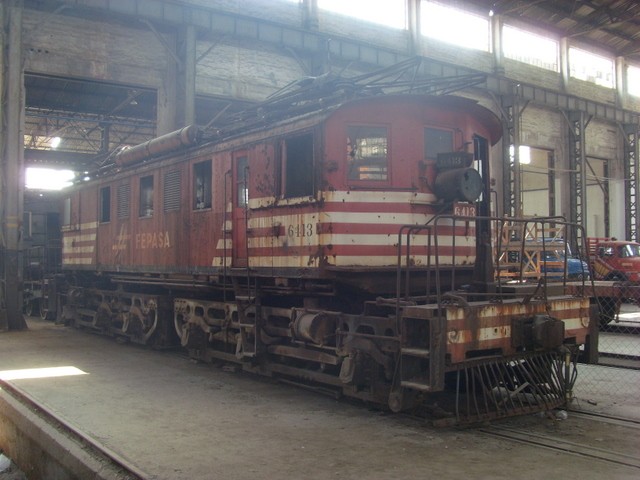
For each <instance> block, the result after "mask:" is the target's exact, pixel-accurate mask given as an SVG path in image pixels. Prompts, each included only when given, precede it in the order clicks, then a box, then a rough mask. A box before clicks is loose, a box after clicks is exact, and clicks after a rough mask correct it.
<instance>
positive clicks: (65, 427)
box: [0, 379, 149, 480]
mask: <svg viewBox="0 0 640 480" xmlns="http://www.w3.org/2000/svg"><path fill="white" fill-rule="evenodd" d="M0 390H1V391H4V392H6V393H8V394H9V395H11V397H13V398H14V399H15V400H16V401H17V402H19V403H20V404H22V405H24V406H25V407H27V408H28V409H30V410H31V412H33V413H35V414H36V415H37V416H39V417H40V418H41V419H42V420H43V421H45V422H46V423H47V424H49V425H51V426H52V427H54V428H56V429H57V430H58V431H59V432H61V433H62V434H63V435H64V436H66V437H67V438H69V439H70V440H71V441H73V442H76V443H78V444H79V445H80V447H82V449H83V450H84V451H85V452H88V453H90V454H92V456H94V457H95V458H98V459H100V460H101V461H103V462H108V463H109V464H111V465H112V466H113V467H114V469H115V470H117V471H118V473H117V478H119V479H122V480H146V479H147V478H149V475H148V474H146V473H144V472H143V471H142V470H140V469H139V468H137V467H136V466H135V465H133V464H131V463H130V462H129V461H127V460H125V459H124V458H122V457H121V456H120V455H118V454H117V453H115V452H113V451H111V450H109V449H108V448H107V447H105V446H104V445H101V444H100V443H98V442H97V441H96V440H94V439H92V438H91V437H89V436H88V435H87V434H85V433H83V432H82V431H80V430H78V429H77V428H75V427H73V426H72V425H70V424H69V423H68V422H66V421H65V420H63V419H62V418H60V417H59V416H58V415H56V414H55V413H54V412H52V411H51V410H50V409H48V408H47V407H45V406H44V405H42V404H41V403H39V402H38V401H37V400H36V399H34V398H33V397H32V396H31V395H29V394H28V393H26V392H25V391H23V390H21V389H20V388H18V387H16V386H15V385H13V384H11V383H9V382H7V381H5V380H1V379H0ZM18 466H20V465H18ZM95 478H101V477H100V476H99V475H98V474H97V472H96V477H95Z"/></svg>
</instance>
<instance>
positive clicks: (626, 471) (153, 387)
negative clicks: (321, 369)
mask: <svg viewBox="0 0 640 480" xmlns="http://www.w3.org/2000/svg"><path fill="white" fill-rule="evenodd" d="M29 326H30V329H29V330H28V331H24V332H9V333H3V334H0V370H1V371H3V372H5V373H2V372H0V376H2V375H5V376H7V375H8V374H7V373H6V372H7V371H9V370H22V369H33V368H51V367H75V369H78V370H80V371H81V372H84V373H83V374H79V375H69V376H59V377H49V378H46V377H43V378H31V379H20V378H15V377H16V375H14V379H13V380H11V382H12V383H13V384H14V385H16V386H18V387H19V388H21V389H23V390H25V391H26V392H28V393H29V394H30V395H31V396H33V397H35V398H37V399H38V400H40V401H42V402H44V403H45V405H46V406H47V407H48V408H49V409H51V410H53V411H54V412H56V413H57V414H58V415H59V416H60V417H62V418H63V419H64V420H66V421H67V422H69V423H71V424H72V425H74V426H76V427H77V428H79V429H81V430H82V431H84V432H85V433H87V434H88V435H90V436H91V437H93V438H94V439H96V440H98V441H99V442H101V443H102V444H103V445H105V446H106V447H107V448H109V449H111V450H112V451H114V452H116V453H118V454H119V455H121V456H122V457H124V458H126V459H129V460H130V461H132V462H133V463H134V464H135V465H136V466H137V467H138V468H140V469H141V470H143V471H145V472H147V474H148V475H149V478H153V479H172V480H180V479H212V478H223V479H227V480H240V479H252V480H258V479H274V478H291V479H294V478H301V477H304V478H306V479H314V480H315V479H363V478H367V479H416V478H439V479H445V480H446V479H456V480H459V479H460V478H474V479H475V478H481V479H484V478H491V479H510V480H511V479H514V478H517V479H523V480H526V479H531V480H534V479H535V480H539V479H540V478H549V479H551V478H561V477H563V478H580V479H581V480H588V479H601V478H608V479H616V480H617V479H632V478H633V479H635V478H638V474H639V472H638V469H636V468H632V467H627V466H622V465H615V464H611V463H604V462H602V461H600V460H596V459H590V458H584V457H579V456H574V455H571V454H567V453H560V452H558V451H555V450H549V449H545V448H538V447H532V446H530V445H525V444H519V443H513V442H510V441H509V440H504V439H497V438H494V437H491V436H487V435H486V434H485V433H483V432H481V431H480V430H479V429H437V428H432V427H430V426H428V425H426V424H425V423H424V422H421V421H419V420H415V419H412V418H409V417H407V416H403V415H390V414H382V413H380V412H377V411H374V410H370V409H368V408H367V407H366V406H365V405H363V404H352V403H347V402H344V401H336V400H334V399H332V398H328V397H326V396H323V395H320V394H316V393H313V392H309V391H306V390H303V389H300V388H296V387H292V386H289V385H283V384H280V383H276V382H274V381H271V380H268V379H261V378H256V377H253V376H249V375H246V374H242V373H235V372H232V371H228V369H223V368H221V367H220V366H217V367H216V366H212V365H203V364H194V363H192V362H191V361H189V359H187V358H186V357H185V356H183V355H180V354H176V353H175V352H173V353H172V352H158V351H152V350H149V349H145V348H141V347H138V346H134V345H118V344H117V343H116V342H114V341H113V340H112V339H108V338H102V337H98V336H94V335H91V334H88V333H85V332H81V331H77V330H74V329H72V328H67V327H63V326H58V325H53V324H52V323H49V322H41V321H38V320H33V319H31V320H29ZM75 373H78V372H77V371H76V372H75ZM589 393H590V392H581V395H585V396H584V397H582V398H583V400H581V401H582V403H584V404H585V405H581V406H585V407H587V408H588V407H591V408H596V409H603V410H605V411H606V410H609V406H608V405H606V404H605V403H600V402H605V401H606V400H601V398H603V399H606V392H598V393H597V395H596V394H595V393H594V395H593V398H596V397H597V398H598V400H599V401H593V400H591V399H589V398H588V397H587V396H588V395H589ZM587 400H590V402H588V401H587ZM593 403H595V404H596V406H593V405H592V404H593ZM612 413H615V412H612ZM624 413H625V415H626V416H634V417H635V418H637V419H640V398H638V397H637V396H636V397H635V398H632V399H629V402H628V404H625V405H624ZM504 423H507V424H508V425H509V426H510V427H513V426H516V427H517V428H518V429H520V430H521V431H523V432H537V433H542V434H545V435H553V436H556V437H558V438H562V439H564V440H569V441H573V442H576V443H581V444H590V445H596V446H601V447H602V448H605V449H606V448H612V446H615V448H616V450H617V451H618V452H621V453H625V454H627V455H631V456H634V457H636V458H640V439H639V438H638V435H637V433H634V434H632V435H630V434H629V432H628V431H627V430H625V428H626V427H621V426H618V425H610V424H604V423H601V422H595V421H592V420H587V419H583V418H577V416H575V417H573V416H572V414H571V412H570V413H569V418H568V419H567V420H564V421H554V420H550V419H548V418H546V417H545V418H541V417H539V416H535V417H532V416H530V417H526V418H520V419H517V420H509V421H507V422H503V424H504ZM635 432H637V430H635Z"/></svg>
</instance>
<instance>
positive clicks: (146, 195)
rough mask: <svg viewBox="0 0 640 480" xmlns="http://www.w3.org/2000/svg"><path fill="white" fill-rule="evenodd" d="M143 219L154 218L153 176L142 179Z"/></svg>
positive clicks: (140, 212) (141, 209)
mask: <svg viewBox="0 0 640 480" xmlns="http://www.w3.org/2000/svg"><path fill="white" fill-rule="evenodd" d="M139 215H140V216H141V217H152V216H153V175H149V176H148V177H142V178H140V211H139Z"/></svg>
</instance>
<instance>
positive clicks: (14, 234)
mask: <svg viewBox="0 0 640 480" xmlns="http://www.w3.org/2000/svg"><path fill="white" fill-rule="evenodd" d="M0 8H2V10H0V12H1V14H0V17H2V38H3V40H2V46H3V47H4V48H2V50H1V54H2V56H3V60H2V62H3V65H2V67H3V68H2V70H1V71H0V75H2V76H3V79H2V90H1V102H0V103H2V110H1V114H2V117H1V120H2V123H3V129H2V130H1V133H2V135H1V136H0V138H1V140H0V152H1V155H2V163H1V166H0V167H1V168H0V174H1V178H0V185H1V188H2V193H1V195H0V202H1V204H0V212H1V213H0V216H1V221H2V238H1V239H0V240H1V246H2V263H3V265H2V266H3V272H2V273H3V284H2V287H3V288H2V289H1V295H2V296H3V298H2V299H1V300H2V303H1V305H0V308H1V309H2V310H3V312H2V313H3V314H0V330H7V329H8V330H22V329H25V328H26V322H25V320H24V317H23V315H22V239H21V224H22V215H23V210H24V204H23V202H24V199H23V193H24V147H23V131H24V81H23V79H24V75H23V71H22V1H20V0H15V1H13V2H3V6H0Z"/></svg>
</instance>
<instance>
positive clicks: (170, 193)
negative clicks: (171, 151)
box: [164, 170, 182, 212]
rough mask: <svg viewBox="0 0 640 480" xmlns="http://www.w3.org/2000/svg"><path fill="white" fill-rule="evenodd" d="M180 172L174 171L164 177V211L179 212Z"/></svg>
mask: <svg viewBox="0 0 640 480" xmlns="http://www.w3.org/2000/svg"><path fill="white" fill-rule="evenodd" d="M181 180H182V172H181V171H180V170H174V171H172V172H167V173H166V174H165V176H164V211H165V212H172V211H175V210H180V183H181Z"/></svg>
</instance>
